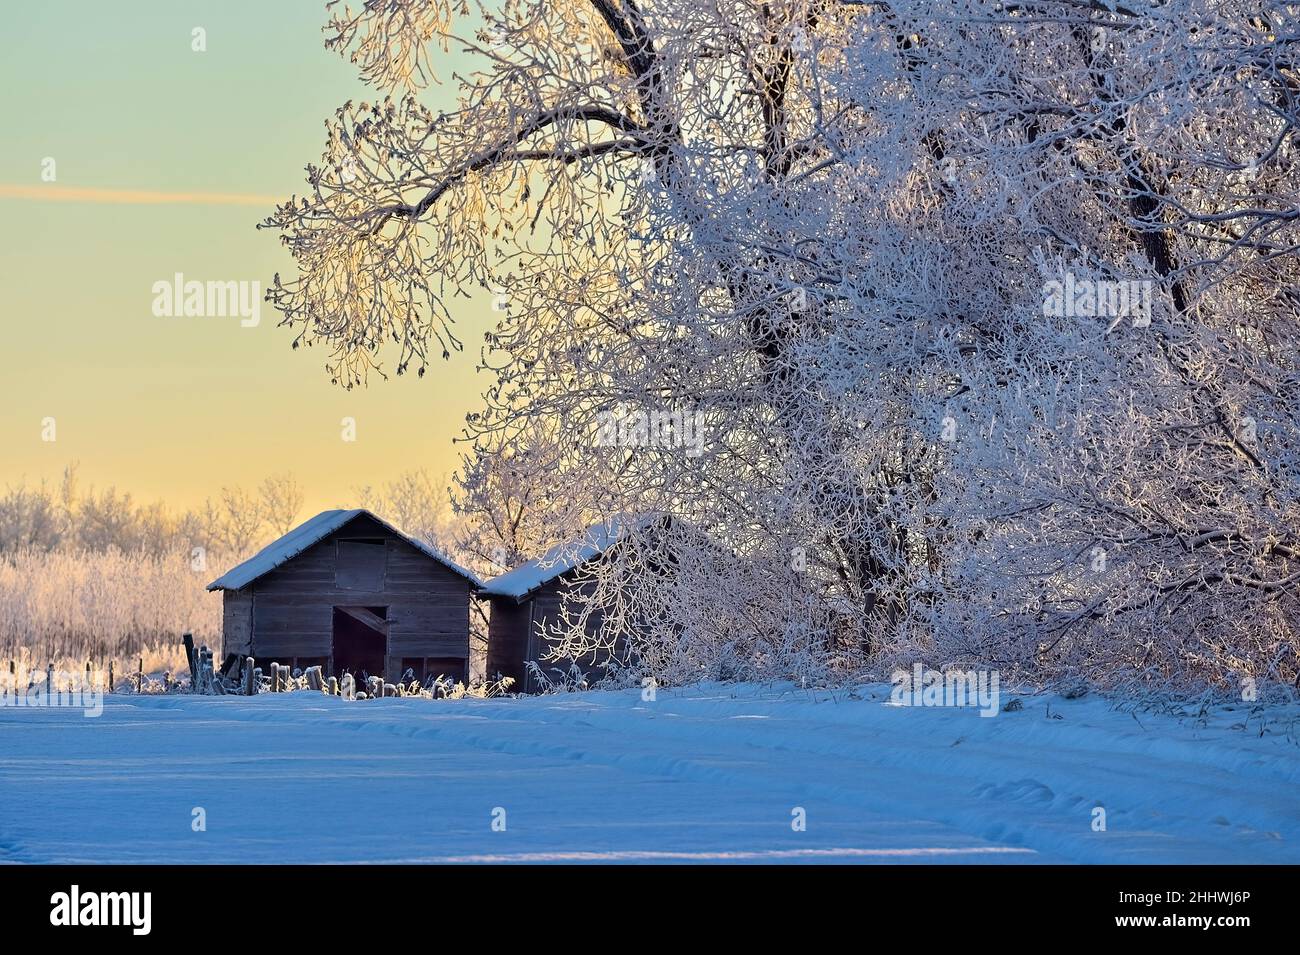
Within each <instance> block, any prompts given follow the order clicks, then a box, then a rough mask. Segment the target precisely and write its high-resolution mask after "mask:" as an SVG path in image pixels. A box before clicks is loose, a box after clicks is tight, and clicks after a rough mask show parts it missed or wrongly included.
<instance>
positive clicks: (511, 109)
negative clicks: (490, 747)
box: [268, 0, 1300, 683]
mask: <svg viewBox="0 0 1300 955" xmlns="http://www.w3.org/2000/svg"><path fill="white" fill-rule="evenodd" d="M329 37H330V39H329V42H330V44H331V45H332V46H334V47H336V48H338V49H339V50H340V51H342V52H344V53H346V54H347V55H349V56H350V57H351V58H352V61H353V62H354V63H355V64H357V65H358V66H359V67H360V69H361V72H362V77H363V78H364V79H365V80H367V81H368V82H369V83H371V84H372V85H373V86H375V87H376V92H377V94H378V95H379V96H380V97H381V98H380V99H379V100H378V101H377V102H374V103H359V104H354V103H349V104H346V105H345V106H344V107H343V108H341V109H340V110H339V111H338V113H337V114H336V116H335V118H334V120H333V121H331V122H330V123H329V124H328V125H329V135H328V140H327V148H326V155H325V157H324V160H323V162H322V163H321V165H319V166H313V167H309V170H308V184H309V188H308V193H307V195H306V196H305V197H303V198H295V199H293V200H291V201H289V202H287V203H286V204H285V205H283V206H281V207H280V208H279V209H278V210H277V212H276V214H275V215H274V216H272V217H271V218H270V219H269V220H268V225H270V226H272V227H274V228H277V229H279V230H280V231H281V234H282V236H283V238H284V241H285V242H286V243H287V245H288V247H289V249H290V250H291V252H292V253H293V255H294V258H295V260H296V263H297V266H298V274H297V276H296V277H295V278H294V279H292V280H291V281H287V282H284V283H277V285H276V287H275V288H274V289H273V291H272V299H273V301H274V302H275V303H276V305H277V306H278V307H279V308H280V310H281V311H282V313H283V316H284V321H285V323H287V324H288V325H289V326H290V327H291V328H293V329H294V331H295V332H296V334H297V340H298V341H302V342H305V343H315V342H320V343H322V344H324V345H326V346H327V347H328V348H329V349H330V350H331V355H332V358H331V361H330V369H331V371H332V373H333V375H334V377H335V378H336V379H337V380H339V381H340V382H342V383H344V384H345V385H348V386H352V385H355V384H359V383H362V382H364V381H365V380H366V377H367V375H368V374H369V373H370V372H372V371H375V370H378V369H380V368H381V362H382V360H383V358H384V356H385V354H386V353H389V352H391V353H393V354H395V357H396V367H397V370H398V371H399V372H402V371H405V370H407V369H409V368H412V367H413V368H415V369H416V370H418V371H419V372H421V373H422V372H423V371H424V370H425V368H426V367H427V365H428V361H429V359H430V356H431V355H432V356H434V357H436V356H437V355H438V354H447V353H448V352H450V351H452V350H455V349H457V348H460V347H461V343H460V341H459V339H457V338H456V336H455V333H454V322H453V311H454V309H455V306H456V297H457V296H458V295H461V294H464V293H465V292H466V290H469V289H472V288H474V287H483V288H486V289H488V290H490V292H491V293H492V294H493V295H494V296H495V297H496V299H497V300H498V301H499V302H500V303H501V305H502V308H503V313H502V314H503V318H502V320H501V322H500V325H499V327H498V328H497V329H496V330H495V331H494V332H493V333H492V334H491V335H490V336H489V340H488V341H487V342H486V344H485V347H484V351H483V355H484V359H483V360H484V363H485V365H486V366H488V367H489V368H490V369H491V372H492V375H493V384H492V385H491V387H490V388H489V389H488V390H487V392H486V394H485V396H484V397H485V405H484V408H483V410H482V411H481V412H480V413H478V414H476V415H474V416H472V417H471V419H470V421H469V429H468V430H469V437H470V438H471V439H472V441H473V451H472V452H471V454H470V456H469V460H468V461H467V466H466V469H465V472H464V475H463V477H464V486H463V490H464V499H463V500H462V506H463V507H465V508H466V509H467V510H468V511H469V513H471V514H478V515H493V514H495V515H497V517H498V518H499V516H500V514H501V508H500V506H499V505H500V501H499V500H498V501H493V500H491V499H489V496H488V495H489V494H491V493H495V492H499V491H500V489H501V487H502V480H503V475H508V479H509V482H510V485H511V487H512V488H513V491H512V495H513V496H512V498H511V500H514V501H516V502H518V501H521V500H525V499H527V500H530V501H532V502H533V504H534V505H535V506H536V507H538V508H547V509H549V512H550V513H551V514H552V515H555V514H558V515H561V518H555V517H552V518H550V519H540V518H536V517H534V518H531V519H529V520H525V519H524V517H523V515H522V514H520V513H516V514H515V515H514V516H513V517H512V518H511V519H510V520H509V521H507V522H506V524H507V525H508V526H509V527H510V528H511V529H512V532H513V531H518V529H519V528H521V527H524V526H528V527H530V528H532V529H533V530H534V531H535V533H536V534H537V535H538V536H539V537H540V538H543V539H538V540H531V541H520V540H518V535H517V534H516V535H515V539H514V540H512V542H511V546H512V547H516V548H522V547H523V546H525V545H531V546H534V547H537V546H541V545H546V544H552V543H554V542H555V541H557V540H561V539H563V538H564V536H565V532H570V533H571V532H575V531H576V530H577V529H579V528H580V527H581V526H582V525H583V524H585V523H586V522H589V521H591V520H593V519H598V518H603V517H611V516H614V515H620V514H622V515H627V514H636V515H644V514H668V515H673V516H674V517H675V518H676V519H677V522H678V523H677V524H675V525H674V526H681V527H689V528H691V529H692V530H693V533H690V534H684V535H664V534H662V533H660V534H649V533H646V534H632V535H630V536H629V537H628V539H627V540H626V541H625V543H624V545H623V546H620V548H618V549H617V551H616V552H615V556H614V557H613V558H612V559H610V560H607V561H601V562H598V563H597V564H596V565H594V566H592V567H591V568H589V570H588V571H587V577H588V579H587V580H586V581H585V586H584V587H583V588H580V590H581V593H579V594H578V595H577V596H576V597H575V598H574V601H573V603H574V604H575V606H574V607H573V608H572V612H571V613H570V614H568V615H566V620H565V621H564V622H563V623H562V625H561V629H562V630H563V631H564V633H563V634H562V640H561V645H562V648H563V650H564V652H565V653H568V654H578V653H581V652H586V651H599V652H604V653H607V654H608V653H615V652H618V653H621V654H622V655H624V656H625V657H626V660H625V662H628V661H633V662H635V664H636V667H638V668H639V670H636V669H635V668H634V670H635V672H642V671H644V672H647V673H651V674H653V675H654V676H655V677H656V678H658V679H661V680H676V679H692V678H698V677H699V676H702V675H717V674H726V673H731V672H736V673H782V674H796V675H801V676H804V677H811V678H821V677H823V676H825V675H826V674H828V673H831V672H834V671H836V670H841V669H845V668H852V667H855V666H859V665H862V664H865V663H873V662H874V663H879V662H882V661H884V662H888V661H890V660H892V659H898V658H903V657H909V658H910V657H913V656H916V655H920V656H924V657H926V658H928V659H932V660H934V661H935V662H938V663H970V662H979V663H982V664H985V665H994V666H999V667H1003V668H1007V669H1010V670H1023V671H1026V672H1029V673H1033V674H1038V675H1051V674H1054V673H1060V672H1066V671H1075V670H1080V671H1084V672H1087V673H1088V674H1090V675H1093V676H1096V677H1098V678H1105V677H1113V676H1119V675H1124V674H1133V673H1138V674H1145V673H1153V674H1159V675H1161V676H1163V677H1172V678H1178V679H1182V678H1195V679H1201V680H1209V681H1211V682H1218V683H1228V682H1231V681H1233V680H1235V679H1236V678H1237V677H1238V676H1245V675H1250V676H1254V677H1265V678H1271V679H1285V680H1288V681H1289V680H1292V679H1294V678H1295V677H1296V675H1297V673H1298V672H1300V666H1298V664H1297V658H1296V645H1297V639H1298V638H1297V625H1296V620H1297V619H1298V616H1297V612H1298V611H1300V608H1298V607H1297V602H1296V588H1297V585H1300V565H1298V564H1297V559H1296V558H1297V556H1298V555H1297V548H1298V547H1300V541H1297V536H1296V535H1297V527H1300V507H1298V502H1297V485H1296V470H1295V469H1296V465H1297V461H1296V453H1297V448H1298V447H1300V432H1298V424H1300V423H1298V422H1297V417H1296V414H1297V411H1296V400H1295V399H1296V388H1297V384H1300V382H1298V381H1297V365H1296V354H1297V345H1300V342H1298V341H1297V338H1298V337H1300V336H1298V335H1297V317H1298V311H1300V291H1298V289H1297V284H1298V283H1297V278H1298V276H1300V268H1298V267H1297V257H1296V252H1297V237H1298V236H1300V203H1298V201H1297V181H1298V178H1297V172H1298V171H1300V170H1298V168H1297V166H1298V162H1297V160H1298V154H1300V142H1297V138H1296V119H1297V101H1298V98H1300V70H1298V68H1297V61H1296V58H1297V52H1298V50H1300V7H1297V5H1295V4H1294V3H1284V2H1276V0H1265V2H1260V0H1254V2H1237V0H1154V2H1142V3H1135V4H1125V3H1116V4H1110V3H1105V4H1103V3H1095V2H1091V0H1038V2H1029V3H997V2H991V0H940V2H934V0H898V2H890V3H867V2H851V0H779V2H766V3H759V2H755V0H704V2H700V0H690V2H686V0H556V2H542V0H506V2H505V3H502V4H500V5H492V6H489V7H483V8H477V9H474V10H470V9H466V8H464V7H462V6H460V5H457V4H449V3H439V2H434V3H429V2H422V0H386V2H383V3H377V2H376V3H367V4H366V5H365V6H364V8H363V9H362V11H361V12H360V13H356V14H352V13H344V14H339V13H336V14H335V18H334V20H333V22H332V23H331V27H330V33H329ZM447 51H463V52H464V53H465V54H467V55H468V56H470V57H471V58H472V60H473V62H474V63H475V64H477V70H476V71H475V72H470V73H459V74H457V75H456V77H455V82H456V83H457V84H458V86H459V96H460V106H459V108H458V109H457V110H455V111H453V112H450V113H434V112H433V111H431V110H429V109H427V108H426V107H424V106H422V105H421V102H420V92H421V89H422V87H423V86H424V85H425V84H427V83H429V82H432V81H433V80H434V79H435V76H436V74H437V73H438V71H439V68H440V66H441V62H440V60H441V58H442V57H444V56H446V55H449V54H448V53H447ZM674 414H676V415H678V417H677V418H672V417H671V416H672V415H674ZM682 415H689V416H690V420H691V421H692V422H697V423H698V427H699V428H700V429H701V434H702V435H703V440H702V441H701V442H700V444H699V445H698V447H697V448H694V449H688V448H687V447H686V446H685V445H684V444H683V442H681V441H678V440H673V439H672V437H673V436H672V434H671V433H670V431H671V429H670V430H669V432H665V431H664V430H663V429H662V428H660V429H658V430H656V429H654V428H651V429H650V430H649V431H647V430H646V429H645V428H644V427H639V428H638V427H633V428H632V429H631V430H630V431H629V432H627V435H623V436H624V437H626V436H628V435H630V440H622V439H620V440H616V441H609V440H603V439H602V434H603V432H602V428H605V429H607V428H608V425H609V420H610V417H611V416H613V417H615V418H617V419H618V420H619V421H622V422H627V421H631V422H645V421H663V420H675V421H680V420H684V419H683V418H681V417H680V416H682ZM656 416H657V417H656ZM688 450H690V451H691V453H687V452H688ZM497 523H498V525H500V523H501V522H500V521H499V520H498V521H497ZM561 525H568V526H561ZM642 526H645V527H657V526H660V525H656V524H654V523H653V522H651V523H649V524H644V525H642ZM695 532H698V533H695ZM670 545H671V548H670ZM665 568H671V569H672V572H667V571H666V570H665ZM596 621H599V626H591V625H590V624H592V623H593V622H596ZM620 635H623V636H626V637H630V638H631V639H632V643H631V645H630V648H624V649H622V650H620V649H619V648H620V647H623V646H624V645H623V644H622V643H621V642H620V640H619V636H620Z"/></svg>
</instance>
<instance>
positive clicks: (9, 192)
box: [0, 183, 282, 207]
mask: <svg viewBox="0 0 1300 955" xmlns="http://www.w3.org/2000/svg"><path fill="white" fill-rule="evenodd" d="M0 199H32V200H35V201H37V202H92V203H111V204H118V205H123V204H124V205H144V206H163V205H175V206H263V207H266V206H275V205H277V204H278V203H279V202H281V201H282V200H281V199H277V198H275V197H274V196H256V195H252V194H250V193H238V192H153V191H150V190H147V189H97V188H87V187H79V186H56V185H45V186H18V185H13V184H7V183H0Z"/></svg>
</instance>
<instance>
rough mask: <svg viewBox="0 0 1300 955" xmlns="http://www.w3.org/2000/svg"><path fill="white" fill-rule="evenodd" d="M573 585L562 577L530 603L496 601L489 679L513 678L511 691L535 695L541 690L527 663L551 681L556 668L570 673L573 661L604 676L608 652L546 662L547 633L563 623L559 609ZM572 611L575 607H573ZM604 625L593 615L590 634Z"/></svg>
mask: <svg viewBox="0 0 1300 955" xmlns="http://www.w3.org/2000/svg"><path fill="white" fill-rule="evenodd" d="M573 586H574V584H573V582H572V580H571V578H570V577H569V576H563V577H559V578H557V579H556V580H553V581H551V582H550V583H548V584H546V585H545V586H544V587H541V588H540V589H538V591H537V592H536V593H534V594H533V596H532V597H530V598H529V599H528V600H526V601H524V602H523V603H522V604H516V603H515V602H514V601H513V600H512V599H510V598H508V597H497V598H494V599H493V600H492V601H491V603H492V616H491V619H490V621H489V623H488V669H487V672H488V678H489V679H493V678H495V676H496V674H497V673H500V674H501V675H502V676H513V677H514V678H515V685H514V686H513V687H512V689H513V690H514V691H515V692H518V693H534V692H537V691H538V690H539V689H541V687H540V686H539V685H538V681H537V680H536V678H535V677H533V676H532V675H531V673H530V672H529V668H528V665H527V664H528V661H530V660H531V661H532V662H534V663H536V664H537V665H538V666H539V667H540V668H541V669H542V670H543V672H544V673H545V674H546V676H547V677H548V678H549V679H555V678H557V674H555V673H554V672H553V671H554V670H556V669H559V670H562V671H564V672H565V673H566V674H567V672H568V669H569V666H570V664H571V663H572V662H576V663H577V664H578V666H579V667H580V668H581V670H582V672H583V673H584V674H586V675H587V676H588V677H592V678H598V677H600V676H603V675H604V670H603V669H602V668H601V666H600V664H601V663H603V662H606V661H607V660H608V656H609V655H608V653H602V654H600V655H599V657H597V656H595V655H592V654H586V655H584V656H583V657H582V658H580V659H578V660H576V661H570V660H546V659H543V658H544V657H545V656H546V652H547V650H548V646H549V642H548V641H547V638H546V633H547V630H548V629H549V628H550V627H551V626H552V625H555V624H558V623H559V621H560V609H561V605H562V603H563V600H564V594H565V593H566V592H570V591H571V589H572V588H573ZM571 609H572V608H571ZM600 624H601V616H600V613H599V612H596V613H593V614H592V615H591V616H590V617H589V618H588V620H587V632H588V633H589V634H594V633H595V632H596V631H597V630H598V629H599V628H600Z"/></svg>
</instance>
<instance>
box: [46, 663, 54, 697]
mask: <svg viewBox="0 0 1300 955" xmlns="http://www.w3.org/2000/svg"><path fill="white" fill-rule="evenodd" d="M53 695H54V664H53V663H47V664H46V665H45V698H46V699H47V700H48V699H49V698H50V697H51V696H53Z"/></svg>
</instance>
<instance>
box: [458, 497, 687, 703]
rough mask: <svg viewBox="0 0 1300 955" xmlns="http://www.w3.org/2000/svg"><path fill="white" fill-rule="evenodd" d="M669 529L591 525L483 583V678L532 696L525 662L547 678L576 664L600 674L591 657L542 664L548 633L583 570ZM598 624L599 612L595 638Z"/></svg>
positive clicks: (533, 685) (650, 522) (532, 680)
mask: <svg viewBox="0 0 1300 955" xmlns="http://www.w3.org/2000/svg"><path fill="white" fill-rule="evenodd" d="M670 526H672V527H674V528H676V527H677V526H678V525H674V524H673V523H672V521H671V519H670V518H668V517H666V516H663V515H654V516H644V517H638V518H615V519H613V520H611V521H607V522H603V523H600V524H596V525H593V526H592V527H589V528H587V530H586V531H584V532H583V533H582V534H581V535H580V536H579V537H578V538H577V539H575V540H572V541H567V542H565V543H562V544H558V545H556V546H555V547H552V548H551V549H550V550H548V551H547V552H546V553H545V554H543V555H542V556H540V557H538V558H535V559H534V560H530V561H527V562H526V563H523V564H520V565H519V566H518V567H515V568H514V569H513V570H509V571H507V572H506V573H504V574H501V575H500V576H499V577H494V578H493V579H492V580H490V581H488V582H487V583H485V584H484V585H483V586H482V587H481V588H480V589H479V590H478V591H477V592H476V594H475V596H476V597H478V598H479V599H481V600H487V601H488V602H489V604H490V607H491V615H490V618H489V622H488V650H487V677H488V679H496V677H497V675H498V674H499V675H500V676H508V677H512V678H513V679H514V681H515V682H514V685H513V687H512V690H513V691H514V692H516V693H535V692H538V691H539V690H540V689H542V687H541V686H540V685H539V682H540V681H538V679H537V678H536V677H535V676H534V675H533V673H532V671H531V668H530V667H529V666H528V664H529V663H530V662H532V663H534V664H536V665H537V666H538V667H539V668H540V669H541V670H543V671H544V672H546V673H550V672H551V671H552V670H557V669H558V670H561V671H564V670H567V669H568V667H569V665H570V664H572V663H576V664H577V665H578V666H579V668H580V669H581V670H582V671H583V673H584V674H585V675H587V676H588V677H591V678H593V679H594V678H598V677H599V676H601V675H603V672H602V667H601V664H602V663H604V662H606V660H605V659H599V660H598V659H595V658H593V657H590V656H589V657H586V658H584V659H580V660H570V661H560V660H549V659H545V657H546V656H547V652H548V650H550V649H551V647H552V644H551V642H550V639H549V638H548V636H547V634H548V630H549V628H550V626H551V625H553V624H555V623H558V622H559V620H560V611H561V607H562V605H563V603H564V601H565V599H566V597H568V596H570V595H571V594H573V593H574V592H575V591H577V590H578V589H579V588H581V587H583V586H586V585H585V584H584V583H583V581H582V579H581V576H580V575H581V569H582V568H583V567H584V566H585V565H587V564H588V563H589V562H591V561H595V560H602V559H606V557H607V556H608V555H610V554H611V553H612V551H613V549H614V548H616V547H617V546H618V544H619V541H620V540H622V539H624V537H625V536H626V535H628V534H631V533H639V532H643V531H646V530H647V529H653V530H654V531H656V532H662V531H663V530H665V529H667V528H668V527H670ZM600 625H601V618H600V615H599V613H593V614H592V615H591V617H590V618H589V619H588V621H587V630H588V632H589V633H594V632H595V631H596V629H597V628H598V627H599V626H600ZM615 653H616V655H619V656H621V655H622V653H623V651H622V650H621V649H618V648H616V651H615Z"/></svg>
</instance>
